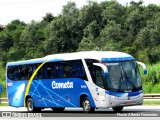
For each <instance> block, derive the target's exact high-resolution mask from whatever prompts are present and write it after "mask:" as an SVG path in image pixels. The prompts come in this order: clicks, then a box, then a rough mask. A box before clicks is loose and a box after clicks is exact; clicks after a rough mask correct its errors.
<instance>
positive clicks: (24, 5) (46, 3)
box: [0, 0, 160, 25]
mask: <svg viewBox="0 0 160 120" xmlns="http://www.w3.org/2000/svg"><path fill="white" fill-rule="evenodd" d="M68 1H69V0H0V24H1V25H7V24H8V23H10V22H11V21H12V20H15V19H19V20H21V21H24V22H25V23H29V22H31V20H35V21H40V20H42V18H43V17H44V16H45V15H46V13H52V14H53V15H54V16H56V15H58V14H60V13H61V11H62V8H63V6H64V5H66V4H67V2H68ZM70 1H74V2H75V3H76V5H77V7H78V8H81V7H82V6H83V5H85V4H87V1H88V0H70ZM92 1H97V2H98V3H100V2H102V1H105V0H92ZM108 1H109V0H108ZM117 1H118V2H119V3H120V4H122V5H126V3H130V1H131V0H117ZM133 1H136V2H137V1H139V0H133ZM143 2H144V5H148V4H157V5H160V0H143Z"/></svg>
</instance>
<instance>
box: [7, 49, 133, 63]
mask: <svg viewBox="0 0 160 120" xmlns="http://www.w3.org/2000/svg"><path fill="white" fill-rule="evenodd" d="M82 58H85V59H96V60H99V61H112V60H113V59H116V60H117V61H118V60H120V59H121V60H122V59H123V60H134V58H133V57H132V56H131V55H129V54H126V53H123V52H116V51H83V52H74V53H61V54H53V55H47V56H45V57H44V58H37V59H31V60H26V61H17V62H9V63H7V66H10V65H11V66H12V65H23V64H34V63H42V62H45V61H47V60H49V62H52V61H64V60H76V59H82ZM124 58H127V59H124Z"/></svg>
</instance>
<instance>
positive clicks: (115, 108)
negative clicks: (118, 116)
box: [112, 107, 123, 113]
mask: <svg viewBox="0 0 160 120" xmlns="http://www.w3.org/2000/svg"><path fill="white" fill-rule="evenodd" d="M112 109H113V110H114V112H116V113H118V112H121V111H122V110H123V107H113V108H112Z"/></svg>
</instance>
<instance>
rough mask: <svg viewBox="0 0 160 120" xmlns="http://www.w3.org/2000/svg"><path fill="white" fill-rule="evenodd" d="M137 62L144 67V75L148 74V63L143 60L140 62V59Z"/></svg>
mask: <svg viewBox="0 0 160 120" xmlns="http://www.w3.org/2000/svg"><path fill="white" fill-rule="evenodd" d="M137 63H138V64H139V65H141V66H142V67H143V71H144V75H145V74H147V67H146V65H145V64H144V63H142V62H139V61H137Z"/></svg>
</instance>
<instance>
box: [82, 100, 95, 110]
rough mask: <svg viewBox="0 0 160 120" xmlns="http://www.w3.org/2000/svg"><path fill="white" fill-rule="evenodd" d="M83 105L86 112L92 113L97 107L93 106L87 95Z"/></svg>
mask: <svg viewBox="0 0 160 120" xmlns="http://www.w3.org/2000/svg"><path fill="white" fill-rule="evenodd" d="M82 107H83V111H84V112H85V113H91V112H94V110H95V108H92V107H91V104H90V101H89V99H88V97H85V98H84V100H83V102H82Z"/></svg>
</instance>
